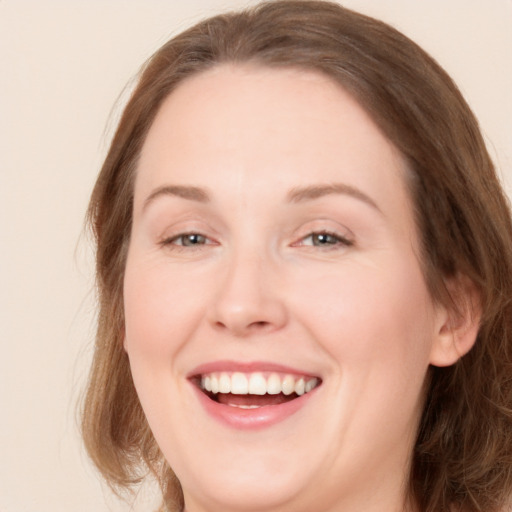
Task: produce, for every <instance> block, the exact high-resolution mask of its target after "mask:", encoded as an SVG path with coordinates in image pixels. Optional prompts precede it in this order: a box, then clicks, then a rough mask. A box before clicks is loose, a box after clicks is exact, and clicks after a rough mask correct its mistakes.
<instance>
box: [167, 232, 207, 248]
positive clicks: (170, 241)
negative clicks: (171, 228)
mask: <svg viewBox="0 0 512 512" xmlns="http://www.w3.org/2000/svg"><path fill="white" fill-rule="evenodd" d="M212 243H213V241H212V240H210V239H209V238H207V237H206V236H204V235H201V234H200V233H180V234H179V235H175V236H172V237H170V238H166V239H165V240H163V241H162V245H166V246H167V245H174V246H178V247H196V246H199V245H210V244H212Z"/></svg>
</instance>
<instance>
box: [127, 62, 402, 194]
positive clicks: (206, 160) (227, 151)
mask: <svg viewBox="0 0 512 512" xmlns="http://www.w3.org/2000/svg"><path fill="white" fill-rule="evenodd" d="M405 174H406V165H405V162H404V159H403V158H402V156H401V154H400V153H399V151H398V150H396V148H395V147H394V146H393V145H392V144H391V143H390V142H389V140H388V139H387V138H386V137H385V136H384V135H383V134H382V133H381V131H380V130H379V128H378V127H377V126H376V124H375V123H374V122H373V121H372V119H371V118H370V116H369V115H368V114H367V112H366V111H365V110H364V109H363V108H362V107H361V106H360V105H359V104H358V103H357V102H356V101H355V100H354V99H353V98H352V97H351V96H350V95H349V94H348V93H347V92H346V91H345V90H344V89H343V88H341V86H340V85H338V84H337V83H335V82H334V81H333V80H332V79H330V78H328V77H326V76H324V75H322V74H319V73H315V72H309V71H304V70H297V69H274V68H272V69H271V68H263V67H255V66H235V65H221V66H217V67H215V68H213V69H211V70H208V71H206V72H203V73H200V74H198V75H194V76H193V77H191V78H189V79H187V80H185V81H184V82H182V83H181V84H180V85H179V86H178V88H177V89H176V90H175V91H174V92H173V93H171V94H170V95H169V97H168V98H167V99H166V100H165V101H164V103H163V105H162V107H161V108H160V110H159V112H158V114H157V116H156V118H155V120H154V123H153V125H152V127H151V128H150V130H149V133H148V136H147V138H146V141H145V143H144V146H143V148H142V152H141V158H140V160H139V168H138V176H137V181H136V200H137V196H138V195H139V196H140V195H142V194H143V193H144V194H148V193H149V192H150V190H151V188H152V187H156V186H158V185H161V184H162V183H163V182H166V181H172V182H173V183H177V184H187V185H197V186H202V187H206V188H210V187H213V188H214V189H215V188H218V187H219V186H220V183H221V181H222V178H223V177H226V176H227V177H228V178H229V179H230V181H231V183H230V184H231V185H233V183H234V182H236V183H238V187H239V192H240V193H243V194H250V193H251V192H256V191H257V189H258V186H261V187H264V188H267V189H268V188H271V189H272V190H275V191H276V193H278V192H279V190H280V187H283V188H286V187H291V186H302V185H305V186H307V185H309V184H310V183H312V182H314V183H316V182H324V183H330V182H338V181H342V182H346V183H347V184H348V185H350V186H354V187H360V188H366V189H367V190H366V191H367V192H369V193H372V190H373V191H378V192H379V194H383V195H386V194H387V195H393V196H394V199H396V196H397V194H399V195H401V196H402V197H401V198H400V199H406V197H405V196H406V193H405V187H404V175H405ZM269 184H271V185H272V187H269Z"/></svg>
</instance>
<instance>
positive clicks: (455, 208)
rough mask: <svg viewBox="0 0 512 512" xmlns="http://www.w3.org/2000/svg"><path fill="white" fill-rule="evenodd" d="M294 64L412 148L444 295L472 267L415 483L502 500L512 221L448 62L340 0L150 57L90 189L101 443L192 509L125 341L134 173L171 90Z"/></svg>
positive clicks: (428, 243) (256, 20) (292, 4)
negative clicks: (140, 393)
mask: <svg viewBox="0 0 512 512" xmlns="http://www.w3.org/2000/svg"><path fill="white" fill-rule="evenodd" d="M225 62H229V63H234V64H236V63H249V62H250V63H254V64H256V65H259V66H263V67H278V68H284V67H293V68H299V69H305V70H313V71H317V72H319V73H323V74H325V75H327V76H329V77H330V78H331V79H333V80H334V81H336V82H337V83H338V84H340V86H341V87H343V88H344V89H345V90H347V91H348V92H349V93H350V94H352V95H353V97H354V98H355V99H356V100H357V101H358V102H359V103H360V104H361V105H362V106H363V108H365V109H366V111H367V112H368V113H369V114H370V115H371V117H372V118H373V120H374V121H375V122H376V124H377V125H378V126H379V127H380V128H381V130H382V131H383V132H384V133H385V134H386V136H387V137H388V138H389V140H390V141H392V143H394V144H395V146H396V147H397V148H398V149H399V150H400V151H401V152H402V154H403V155H404V156H405V157H406V159H407V161H408V164H409V167H410V183H409V185H410V189H411V194H412V197H413V200H414V205H415V210H416V211H415V214H416V221H417V225H418V228H419V232H420V233H421V241H422V265H423V270H424V275H425V279H426V282H427V284H428V286H429V289H430V292H431V294H432V296H433V298H434V299H435V300H437V301H440V302H442V303H444V304H447V303H449V301H450V296H449V294H448V292H447V290H446V287H445V285H444V283H445V282H446V279H447V278H449V277H454V276H464V277H465V278H466V279H469V280H470V281H471V282H472V283H473V285H474V286H475V287H476V289H477V290H478V292H479V295H480V300H481V306H482V321H481V328H480V331H479V335H478V339H477V342H476V344H475V346H474V348H473V349H472V350H471V351H470V352H469V354H467V355H466V356H465V357H463V358H462V359H461V360H460V361H458V362H457V363H456V364H455V365H453V366H451V367H448V368H431V370H430V374H429V378H428V390H427V394H426V399H425V408H424V412H423V417H422V419H421V425H420V429H419V433H418V439H417V442H416V446H415V451H414V454H413V460H412V466H411V475H410V489H411V493H412V496H413V498H414V500H415V502H417V504H418V507H419V509H420V510H421V511H422V512H447V511H449V510H453V507H460V508H461V509H463V510H467V511H469V512H476V511H485V512H494V511H497V510H499V509H500V507H503V506H504V505H505V503H506V502H507V499H508V498H509V497H510V495H511V494H512V341H511V327H512V305H511V298H512V225H511V219H510V212H509V208H508V202H507V200H506V197H505V196H504V193H503V191H502V189H501V187H500V184H499V182H498V179H497V177H496V174H495V171H494V168H493V164H492V162H491V159H490V157H489V155H488V152H487V151H486V147H485V144H484V141H483V139H482V136H481V133H480V130H479V127H478V124H477V121H476V119H475V117H474V116H473V114H472V112H471V110H470V109H469V107H468V105H467V104H466V102H465V101H464V99H463V98H462V96H461V94H460V93H459V91H458V89H457V87H456V86H455V85H454V83H453V82H452V80H451V79H450V78H449V76H448V75H447V74H446V73H445V71H444V70H443V69H442V68H441V67H440V66H439V65H438V64H437V63H436V62H435V61H434V60H433V59H432V58H431V57H430V56H429V55H427V54H426V53H425V52H424V51H423V50H422V49H420V48H419V47H418V46H417V45H416V44H414V43H413V42H412V41H410V40H409V39H408V38H406V37H405V36H404V35H402V34H401V33H399V32H398V31H396V30H395V29H393V28H391V27H389V26H388V25H386V24H384V23H382V22H380V21H377V20H375V19H372V18H369V17H367V16H363V15H361V14H358V13H355V12H353V11H350V10H348V9H345V8H343V7H341V6H339V5H338V4H335V3H330V2H323V1H309V0H277V1H273V2H267V3H262V4H260V5H258V6H256V7H254V8H251V9H248V10H245V11H243V12H240V13H231V14H225V15H220V16H216V17H214V18H211V19H208V20H206V21H204V22H201V23H199V24H198V25H196V26H194V27H193V28H191V29H189V30H187V31H185V32H183V33H182V34H180V35H178V36H177V37H175V38H174V39H172V40H171V41H169V42H168V43H167V44H165V45H164V46H163V47H162V48H161V49H160V50H158V51H157V52H156V53H155V54H154V55H153V57H152V58H151V59H150V60H149V61H148V62H147V64H146V66H145V67H144V68H143V70H142V72H141V75H140V79H139V82H138V85H137V87H136V89H135V91H134V92H133V94H132V96H131V99H130V100H129V102H128V104H127V106H126V108H125V110H124V113H123V115H122V118H121V121H120V123H119V126H118V128H117V131H116V133H115V136H114V138H113V141H112V144H111V147H110V151H109V153H108V155H107V157H106V160H105V163H104V165H103V168H102V170H101V173H100V175H99V177H98V181H97V183H96V186H95V188H94V191H93V194H92V197H91V202H90V207H89V212H88V220H89V223H90V225H91V227H92V229H93V232H94V236H95V240H96V244H97V260H96V266H97V267H96V268H97V289H98V296H99V308H100V309H99V322H98V331H97V338H96V349H95V356H94V361H93V365H92V370H91V374H90V381H89V386H88V389H87V395H86V399H85V402H84V409H83V423H82V430H83V437H84V440H85V444H86V447H87V449H88V451H89V454H90V456H91V457H92V459H93V460H94V462H95V463H96V465H97V466H98V468H99V469H100V471H101V472H102V473H103V475H104V476H105V478H106V479H107V481H108V482H109V483H110V484H111V485H112V486H113V487H115V488H128V487H130V486H131V485H133V484H135V483H137V482H139V481H140V480H141V479H143V478H144V476H145V475H146V474H147V473H148V472H151V473H153V474H154V475H155V476H156V477H157V479H158V480H159V482H160V484H161V486H162V490H163V495H164V506H165V508H166V509H167V510H173V511H178V510H181V509H182V507H183V501H182V495H181V490H180V487H179V482H178V481H177V479H176V477H175V476H174V475H173V473H172V470H171V469H170V468H169V467H168V465H167V464H166V462H165V460H164V459H163V456H162V454H161V453H160V451H159V449H158V447H157V445H156V443H155V441H154V439H153V436H152V434H151V432H150V430H149V427H148V425H147V422H146V419H145V416H144V414H143V412H142V409H141V406H140V403H139V401H138V398H137V395H136V392H135V389H134V386H133V383H132V379H131V375H130V368H129V364H128V358H127V356H126V354H125V352H124V350H123V346H122V339H123V329H124V316H123V315H124V313H123V302H122V294H123V275H124V268H125V262H126V251H127V246H128V243H129V234H130V229H131V221H132V202H133V181H134V173H135V172H136V167H137V159H138V156H139V153H140V150H141V147H142V145H143V143H144V140H145V136H146V134H147V132H148V130H149V128H150V126H151V124H152V122H153V119H154V117H155V115H156V113H157V111H158V109H159V107H160V105H161V103H162V101H163V100H164V99H165V98H166V97H167V96H168V95H169V94H171V93H172V91H173V90H174V88H175V87H176V86H177V85H178V84H179V83H181V82H182V81H183V80H186V79H187V77H190V76H191V75H193V74H196V73H200V72H202V71H205V70H207V69H209V68H211V67H212V66H215V65H218V64H220V63H225Z"/></svg>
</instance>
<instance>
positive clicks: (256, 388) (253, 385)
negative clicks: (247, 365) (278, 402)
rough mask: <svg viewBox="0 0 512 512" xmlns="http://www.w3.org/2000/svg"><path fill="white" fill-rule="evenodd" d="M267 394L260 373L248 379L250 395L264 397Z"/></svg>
mask: <svg viewBox="0 0 512 512" xmlns="http://www.w3.org/2000/svg"><path fill="white" fill-rule="evenodd" d="M266 393H267V381H266V380H265V377H263V375H262V374H261V373H253V374H251V378H250V379H249V394H250V395H265V394H266Z"/></svg>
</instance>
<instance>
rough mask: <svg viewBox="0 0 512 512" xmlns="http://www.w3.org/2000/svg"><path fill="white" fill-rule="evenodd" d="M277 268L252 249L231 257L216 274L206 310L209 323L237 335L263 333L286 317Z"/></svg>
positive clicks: (279, 324)
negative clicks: (209, 302)
mask: <svg viewBox="0 0 512 512" xmlns="http://www.w3.org/2000/svg"><path fill="white" fill-rule="evenodd" d="M278 274H279V272H278V269H277V268H275V265H273V264H272V262H270V261H269V260H268V259H265V257H263V256H262V255H261V254H258V253H257V252H256V251H253V252H252V253H249V254H244V255H238V256H236V257H234V258H232V260H231V262H230V264H229V267H228V268H226V271H225V272H221V273H219V278H218V285H217V293H216V294H213V297H212V301H211V305H210V308H209V312H208V317H209V321H210V323H211V324H212V325H213V327H214V328H215V329H217V330H224V331H226V332H229V333H231V334H232V335H234V336H237V337H247V336H250V335H253V334H266V333H270V332H274V331H277V330H279V329H280V328H282V327H283V326H284V325H285V324H286V322H287V319H288V314H287V308H286V306H285V302H284V297H283V293H282V286H280V285H281V283H280V281H279V279H278Z"/></svg>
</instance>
